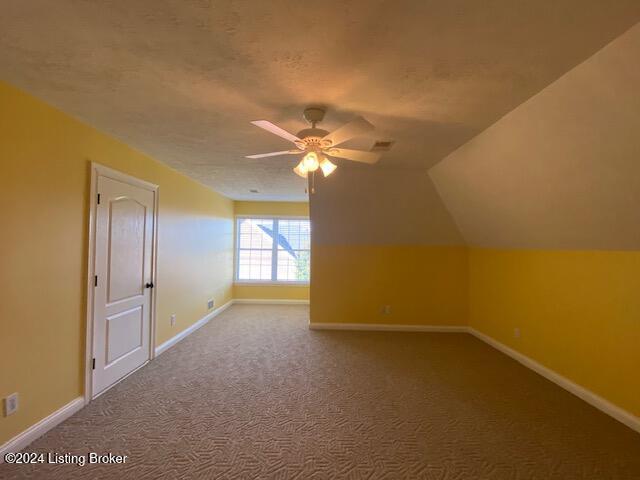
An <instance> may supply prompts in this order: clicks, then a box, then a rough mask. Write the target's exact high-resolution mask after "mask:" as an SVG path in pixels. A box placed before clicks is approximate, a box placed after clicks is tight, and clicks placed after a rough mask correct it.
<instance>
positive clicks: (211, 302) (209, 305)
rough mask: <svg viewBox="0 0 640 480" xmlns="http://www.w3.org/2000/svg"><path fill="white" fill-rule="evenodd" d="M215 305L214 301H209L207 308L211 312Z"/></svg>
mask: <svg viewBox="0 0 640 480" xmlns="http://www.w3.org/2000/svg"><path fill="white" fill-rule="evenodd" d="M213 304H214V302H213V300H209V301H208V302H207V308H208V309H209V310H211V309H212V308H213Z"/></svg>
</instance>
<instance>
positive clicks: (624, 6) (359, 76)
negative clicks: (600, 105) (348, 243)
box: [0, 0, 640, 236]
mask: <svg viewBox="0 0 640 480" xmlns="http://www.w3.org/2000/svg"><path fill="white" fill-rule="evenodd" d="M53 5H55V8H54V7H53ZM638 20H640V2H638V1H637V0H616V1H615V2H610V1H606V0H554V1H551V0H549V1H538V0H536V1H533V0H527V1H525V0H488V1H482V2H479V1H476V0H457V1H451V0H438V1H426V0H415V1H398V0H395V1H380V0H357V1H344V0H327V1H325V2H321V3H319V4H309V3H306V2H300V1H282V0H281V1H269V2H259V1H250V0H247V1H233V2H232V1H224V2H223V1H196V0H192V1H184V0H137V1H135V2H118V1H107V0H104V1H91V2H89V1H81V0H58V1H56V2H55V3H53V2H50V1H48V0H30V1H18V0H10V1H7V2H3V5H2V14H1V15H0V77H2V78H3V79H4V80H7V81H8V82H10V83H13V84H14V85H16V86H18V87H21V88H23V89H25V90H27V91H29V92H31V93H33V94H35V95H36V96H38V97H40V98H42V99H44V100H46V101H48V102H49V103H51V104H53V105H55V106H57V107H59V108H60V109H62V110H64V111H66V112H68V113H71V114H72V115H74V116H76V117H78V118H80V119H81V120H84V121H86V122H87V123H89V124H92V125H94V126H96V127H97V128H99V129H101V130H103V131H106V132H109V133H111V134H112V135H114V136H115V137H117V138H119V139H121V140H123V141H124V142H126V143H128V144H130V145H132V146H134V147H136V148H138V149H139V150H141V151H144V152H146V153H148V154H150V155H152V156H154V157H155V158H157V159H158V160H160V161H162V162H165V163H167V164H168V165H170V166H172V167H174V168H176V169H177V170H179V171H182V172H184V173H185V174H187V175H189V176H191V177H192V178H194V179H196V180H198V181H200V182H202V183H204V184H207V185H209V186H211V187H213V188H214V189H216V190H218V191H220V192H221V193H223V194H226V195H228V196H229V197H231V198H234V199H262V200H266V199H280V200H300V199H305V198H306V195H305V192H304V188H305V183H304V181H302V180H301V179H299V178H298V177H296V176H295V175H294V174H293V173H292V172H291V168H292V167H293V166H294V165H295V162H296V159H295V158H291V157H284V158H271V159H263V160H250V159H246V158H244V155H246V154H252V153H262V152H268V151H272V150H281V149H284V148H288V146H287V144H286V142H284V141H282V140H281V139H278V138H277V137H274V136H272V135H269V134H268V133H266V132H264V131H261V130H259V129H257V128H256V127H253V126H251V125H250V124H249V121H251V120H255V119H268V120H271V121H274V122H276V123H278V124H280V125H281V126H283V127H284V128H287V129H289V130H291V131H293V132H297V131H298V130H300V129H301V128H303V127H304V122H303V120H302V116H301V113H302V110H303V108H304V107H305V106H306V105H308V104H322V105H326V106H327V107H328V108H329V113H328V115H327V119H326V124H324V125H323V127H324V128H326V129H328V130H331V129H333V128H335V127H337V126H339V125H340V124H341V123H342V122H345V121H348V120H349V119H350V118H352V116H354V115H356V114H359V115H364V116H365V117H366V118H367V119H369V120H370V121H371V122H372V123H374V124H375V125H376V126H377V127H378V128H377V130H376V132H375V133H374V134H373V135H372V136H371V137H369V138H365V139H360V140H359V141H358V142H356V145H357V146H359V147H364V148H367V147H369V146H370V145H371V143H372V142H373V141H374V140H375V139H393V140H395V141H396V143H395V145H394V147H393V149H392V151H391V152H388V153H387V154H385V157H384V158H383V160H381V161H380V162H379V164H378V165H376V166H375V167H370V168H371V170H372V171H376V172H377V171H383V170H385V169H399V170H403V171H405V170H413V169H418V170H420V171H423V172H424V171H426V169H428V168H429V167H432V166H433V165H435V164H436V163H437V162H439V161H440V160H442V159H443V158H445V157H447V155H449V154H450V153H451V152H453V151H454V150H456V149H457V148H458V147H460V146H461V145H463V144H465V143H466V142H468V141H469V140H470V139H472V138H473V137H475V136H476V135H478V134H479V133H480V132H482V131H484V130H485V129H487V128H488V127H489V126H490V125H492V124H494V123H495V122H496V121H497V120H499V119H500V118H501V117H502V116H504V115H505V114H507V113H508V112H510V111H512V110H514V109H515V108H516V107H517V106H518V105H520V104H522V103H523V102H525V101H526V100H527V99H529V98H530V97H532V96H533V95H534V94H536V93H537V92H539V91H541V90H542V89H543V88H545V87H546V86H547V85H549V84H551V83H552V82H553V81H555V80H556V79H558V78H559V77H560V76H561V75H562V74H564V73H565V72H567V71H569V70H571V69H572V68H573V67H575V66H576V65H577V64H579V63H580V62H582V61H583V60H585V59H586V58H588V57H590V56H591V55H592V54H593V53H594V52H596V51H597V50H599V49H601V48H602V47H603V46H604V45H606V44H607V43H608V42H610V41H612V40H613V39H614V38H616V37H618V36H619V35H621V34H622V33H623V32H624V31H626V30H627V29H629V28H630V27H631V26H632V25H634V24H635V23H636V22H637V21H638ZM341 165H343V164H341ZM358 170H359V169H356V170H355V171H358ZM338 172H340V170H338ZM338 174H339V173H336V175H338ZM367 175H369V176H372V175H376V174H374V173H370V172H369V173H367ZM398 175H400V174H396V176H398ZM404 175H411V174H404ZM356 181H357V180H356ZM428 181H429V182H430V180H428ZM340 183H341V184H344V182H340ZM418 183H419V182H418ZM337 184H338V183H336V185H337ZM343 188H345V189H347V190H344V191H345V192H346V191H348V189H349V188H350V186H349V185H344V187H343ZM398 188H402V182H400V186H399V187H398ZM416 188H418V187H417V186H416ZM252 189H256V190H258V192H259V193H257V194H254V193H250V192H249V190H252ZM449 190H450V189H449ZM429 191H431V187H429ZM447 194H448V193H447V192H445V196H446V195H447ZM429 195H431V194H430V193H429ZM429 198H431V197H429ZM434 198H435V200H434V202H432V203H429V205H432V206H433V208H434V209H436V208H437V209H443V208H444V207H442V206H441V205H438V202H440V199H439V198H438V197H437V195H435V197H434ZM425 201H429V200H428V199H427V200H425ZM464 208H466V207H465V206H460V205H458V204H457V206H456V209H464ZM435 215H436V217H437V218H440V219H441V220H437V222H443V221H444V220H443V219H444V218H445V217H444V216H443V215H444V214H443V213H442V212H440V213H437V214H435ZM448 221H450V220H448ZM467 223H468V222H464V225H463V227H462V228H461V230H463V232H464V231H472V230H473V227H470V226H468V225H467ZM446 228H447V229H449V228H450V227H449V226H447V227H446ZM443 235H445V236H446V235H449V234H443ZM452 235H454V234H452Z"/></svg>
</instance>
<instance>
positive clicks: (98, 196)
mask: <svg viewBox="0 0 640 480" xmlns="http://www.w3.org/2000/svg"><path fill="white" fill-rule="evenodd" d="M98 205H100V194H98Z"/></svg>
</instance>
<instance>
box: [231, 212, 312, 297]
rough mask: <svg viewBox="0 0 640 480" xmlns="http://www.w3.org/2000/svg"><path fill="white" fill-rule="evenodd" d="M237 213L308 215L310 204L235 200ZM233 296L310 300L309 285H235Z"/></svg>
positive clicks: (285, 215) (284, 215)
mask: <svg viewBox="0 0 640 480" xmlns="http://www.w3.org/2000/svg"><path fill="white" fill-rule="evenodd" d="M234 212H235V214H236V215H265V216H283V217H287V216H291V217H308V216H309V204H308V203H304V202H242V201H237V202H234ZM233 298H238V299H263V300H309V286H308V285H248V284H244V285H243V284H236V285H234V286H233Z"/></svg>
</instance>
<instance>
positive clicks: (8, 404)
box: [4, 392, 18, 417]
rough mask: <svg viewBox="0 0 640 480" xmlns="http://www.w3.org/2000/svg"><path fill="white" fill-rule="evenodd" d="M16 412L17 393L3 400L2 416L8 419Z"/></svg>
mask: <svg viewBox="0 0 640 480" xmlns="http://www.w3.org/2000/svg"><path fill="white" fill-rule="evenodd" d="M17 410H18V393H17V392H16V393H12V394H11V395H9V396H8V397H5V398H4V416H5V417H8V416H9V415H11V414H12V413H16V411H17Z"/></svg>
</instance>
